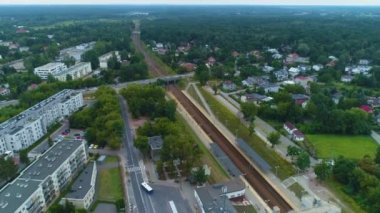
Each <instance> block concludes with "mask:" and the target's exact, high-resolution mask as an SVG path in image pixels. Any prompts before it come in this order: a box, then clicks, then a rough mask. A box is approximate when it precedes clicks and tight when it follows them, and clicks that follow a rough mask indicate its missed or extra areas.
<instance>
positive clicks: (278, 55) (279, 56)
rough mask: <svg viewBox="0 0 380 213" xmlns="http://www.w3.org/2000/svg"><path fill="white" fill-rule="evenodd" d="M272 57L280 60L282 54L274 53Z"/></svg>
mask: <svg viewBox="0 0 380 213" xmlns="http://www.w3.org/2000/svg"><path fill="white" fill-rule="evenodd" d="M272 58H273V59H275V60H280V59H282V58H283V56H282V55H281V54H280V53H275V54H273V55H272Z"/></svg>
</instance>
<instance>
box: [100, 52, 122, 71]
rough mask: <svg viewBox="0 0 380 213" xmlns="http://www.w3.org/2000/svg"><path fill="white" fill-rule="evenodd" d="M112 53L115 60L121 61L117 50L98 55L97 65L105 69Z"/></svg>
mask: <svg viewBox="0 0 380 213" xmlns="http://www.w3.org/2000/svg"><path fill="white" fill-rule="evenodd" d="M114 54H115V56H116V58H117V60H118V61H121V58H120V54H119V51H113V52H109V53H106V54H104V55H102V56H100V57H99V67H100V68H101V69H107V68H108V61H109V60H110V59H111V58H112V57H113V55H114Z"/></svg>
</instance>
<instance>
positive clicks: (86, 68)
mask: <svg viewBox="0 0 380 213" xmlns="http://www.w3.org/2000/svg"><path fill="white" fill-rule="evenodd" d="M91 72H92V67H91V63H90V62H80V63H78V64H75V65H74V66H72V67H69V68H68V69H66V70H64V71H62V72H60V73H57V74H54V75H53V77H54V78H56V79H57V80H59V81H67V76H68V75H70V76H71V78H72V80H76V79H79V78H82V77H84V76H86V75H88V74H90V73H91Z"/></svg>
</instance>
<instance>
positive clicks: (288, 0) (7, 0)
mask: <svg viewBox="0 0 380 213" xmlns="http://www.w3.org/2000/svg"><path fill="white" fill-rule="evenodd" d="M0 4H255V5H256V4H260V5H363V6H365V5H378V6H380V0H182V1H181V0H0Z"/></svg>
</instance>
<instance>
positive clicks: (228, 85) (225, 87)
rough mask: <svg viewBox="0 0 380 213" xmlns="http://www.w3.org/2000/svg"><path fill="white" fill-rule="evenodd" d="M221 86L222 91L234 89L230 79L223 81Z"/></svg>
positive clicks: (234, 85) (234, 86)
mask: <svg viewBox="0 0 380 213" xmlns="http://www.w3.org/2000/svg"><path fill="white" fill-rule="evenodd" d="M222 88H223V90H224V91H234V90H236V84H235V83H233V82H232V81H224V82H223V86H222Z"/></svg>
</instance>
